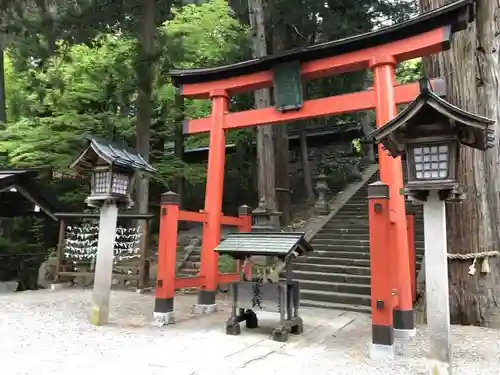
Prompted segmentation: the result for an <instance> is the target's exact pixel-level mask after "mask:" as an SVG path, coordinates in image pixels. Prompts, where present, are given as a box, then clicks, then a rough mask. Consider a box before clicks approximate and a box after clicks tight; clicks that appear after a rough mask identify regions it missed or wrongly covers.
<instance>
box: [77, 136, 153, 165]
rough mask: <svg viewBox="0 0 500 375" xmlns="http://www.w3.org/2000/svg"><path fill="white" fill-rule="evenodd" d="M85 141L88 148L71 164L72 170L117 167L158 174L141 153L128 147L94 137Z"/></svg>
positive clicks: (88, 137) (86, 138)
mask: <svg viewBox="0 0 500 375" xmlns="http://www.w3.org/2000/svg"><path fill="white" fill-rule="evenodd" d="M85 140H86V141H87V147H86V148H85V150H84V151H83V152H82V153H81V154H80V156H79V157H78V158H77V159H76V160H75V161H74V162H73V164H71V168H75V169H76V170H78V171H86V170H90V169H92V168H93V167H95V166H98V165H115V166H118V167H122V168H129V169H138V170H142V171H145V172H151V173H152V172H156V169H155V168H154V167H153V166H152V165H151V164H149V163H148V162H147V161H146V160H144V158H143V157H142V156H141V155H140V154H139V153H137V152H135V151H132V150H130V149H128V147H123V146H119V145H117V144H115V143H113V142H110V141H107V140H105V139H102V138H99V137H94V136H86V137H85Z"/></svg>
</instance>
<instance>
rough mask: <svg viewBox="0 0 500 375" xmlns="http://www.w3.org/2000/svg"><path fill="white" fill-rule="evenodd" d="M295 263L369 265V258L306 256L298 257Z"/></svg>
mask: <svg viewBox="0 0 500 375" xmlns="http://www.w3.org/2000/svg"><path fill="white" fill-rule="evenodd" d="M295 264H316V265H334V266H335V265H342V266H356V267H370V259H353V258H330V257H315V256H306V257H303V258H299V259H297V260H296V261H295Z"/></svg>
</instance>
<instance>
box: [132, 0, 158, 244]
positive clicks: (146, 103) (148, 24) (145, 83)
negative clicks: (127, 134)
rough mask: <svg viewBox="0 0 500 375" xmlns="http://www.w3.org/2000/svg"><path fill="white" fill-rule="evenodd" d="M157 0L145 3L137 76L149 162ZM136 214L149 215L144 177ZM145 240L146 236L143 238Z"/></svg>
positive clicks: (139, 129) (140, 128)
mask: <svg viewBox="0 0 500 375" xmlns="http://www.w3.org/2000/svg"><path fill="white" fill-rule="evenodd" d="M155 12H156V5H155V0H142V2H141V14H140V21H139V46H138V48H139V49H138V60H137V65H136V72H137V73H136V74H137V80H138V94H137V125H136V138H137V151H138V152H139V153H140V154H141V155H142V157H143V158H144V159H145V160H147V161H149V154H150V140H151V115H152V106H151V94H152V91H153V75H154V68H153V54H154V38H155V31H156V26H155ZM136 202H137V210H138V212H139V213H147V212H148V211H149V179H148V178H147V177H146V176H142V177H141V178H139V179H138V181H137V191H136ZM141 238H144V236H141Z"/></svg>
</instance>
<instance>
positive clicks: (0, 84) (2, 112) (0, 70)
mask: <svg viewBox="0 0 500 375" xmlns="http://www.w3.org/2000/svg"><path fill="white" fill-rule="evenodd" d="M5 96H6V95H5V65H4V52H3V49H2V48H1V47H0V128H1V127H3V126H4V125H5V124H6V123H7V103H6V100H5Z"/></svg>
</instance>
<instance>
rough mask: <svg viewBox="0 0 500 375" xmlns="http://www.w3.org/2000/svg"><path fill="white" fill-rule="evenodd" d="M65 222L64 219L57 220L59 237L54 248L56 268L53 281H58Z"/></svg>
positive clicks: (62, 255)
mask: <svg viewBox="0 0 500 375" xmlns="http://www.w3.org/2000/svg"><path fill="white" fill-rule="evenodd" d="M65 226H66V224H65V222H64V219H60V220H59V237H58V239H57V250H56V269H55V271H54V283H57V282H58V281H59V272H61V266H62V261H63V258H64V254H63V248H64V228H65Z"/></svg>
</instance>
